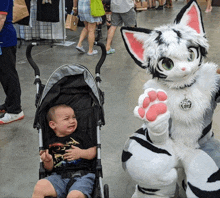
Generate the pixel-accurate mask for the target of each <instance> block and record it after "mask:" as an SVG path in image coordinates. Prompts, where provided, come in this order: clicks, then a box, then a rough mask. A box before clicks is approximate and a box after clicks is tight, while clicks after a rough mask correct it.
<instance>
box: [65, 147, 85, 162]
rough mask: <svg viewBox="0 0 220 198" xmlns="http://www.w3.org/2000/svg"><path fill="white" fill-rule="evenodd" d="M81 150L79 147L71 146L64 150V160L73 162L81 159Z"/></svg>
mask: <svg viewBox="0 0 220 198" xmlns="http://www.w3.org/2000/svg"><path fill="white" fill-rule="evenodd" d="M81 152H82V150H81V149H80V148H79V147H76V146H71V149H69V150H66V153H65V154H64V155H63V157H64V159H66V160H68V161H73V160H77V159H80V158H81Z"/></svg>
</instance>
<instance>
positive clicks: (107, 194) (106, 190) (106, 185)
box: [104, 184, 109, 198]
mask: <svg viewBox="0 0 220 198" xmlns="http://www.w3.org/2000/svg"><path fill="white" fill-rule="evenodd" d="M104 198H109V187H108V184H105V185H104Z"/></svg>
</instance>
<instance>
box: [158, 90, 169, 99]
mask: <svg viewBox="0 0 220 198" xmlns="http://www.w3.org/2000/svg"><path fill="white" fill-rule="evenodd" d="M157 98H158V100H159V101H165V100H166V99H167V95H166V94H165V93H164V92H162V91H158V92H157Z"/></svg>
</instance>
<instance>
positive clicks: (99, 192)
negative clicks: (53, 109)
mask: <svg viewBox="0 0 220 198" xmlns="http://www.w3.org/2000/svg"><path fill="white" fill-rule="evenodd" d="M94 44H95V45H97V46H99V47H100V48H101V50H102V55H101V57H100V59H99V61H98V63H97V65H96V68H95V75H96V78H95V81H94V82H95V84H96V85H97V94H98V95H99V99H100V101H99V103H100V106H101V111H102V113H103V114H104V111H103V104H104V93H103V92H102V91H101V90H100V82H101V77H100V69H101V66H102V65H103V63H104V61H105V58H106V49H105V46H104V44H103V43H100V42H95V43H94ZM38 45H40V43H39V42H32V43H30V44H29V45H28V46H27V49H26V57H27V60H28V62H29V63H30V65H31V67H32V68H33V69H34V75H35V81H34V84H35V85H36V89H37V91H36V100H35V106H36V108H37V110H38V108H39V106H40V104H41V102H42V100H41V98H42V94H43V91H44V87H45V85H43V84H42V83H41V79H40V69H39V67H38V66H37V64H36V63H35V61H34V60H33V58H32V56H31V51H32V48H33V47H34V46H38ZM64 66H66V65H63V66H61V67H64ZM74 66H76V67H79V69H80V68H81V69H84V70H86V72H88V75H91V76H92V74H91V73H90V72H89V70H88V69H87V68H86V67H85V66H83V65H77V64H75V65H74ZM61 67H59V68H61ZM59 68H58V69H59ZM58 69H57V70H58ZM57 70H55V71H54V72H53V73H55V72H56V71H57ZM52 75H53V74H52ZM52 75H51V76H52ZM48 81H49V79H48ZM44 94H45V93H44ZM45 95H46V94H45ZM103 114H102V115H103ZM98 119H99V121H98V125H97V126H96V133H97V158H96V159H97V162H96V181H95V186H94V187H95V188H96V189H95V190H94V189H93V191H94V192H93V197H94V198H109V186H108V184H105V185H104V187H103V184H102V178H103V173H102V164H101V140H100V131H101V126H103V125H105V121H104V116H102V117H101V118H100V116H99V118H98ZM34 128H37V130H38V135H39V150H45V149H44V145H43V132H42V127H41V126H40V124H39V123H38V121H37V120H36V117H35V121H34ZM47 174H48V173H47V171H46V170H45V169H44V167H43V162H42V160H41V159H40V168H39V178H40V179H41V178H44V177H45V176H46V175H47ZM97 178H98V182H97Z"/></svg>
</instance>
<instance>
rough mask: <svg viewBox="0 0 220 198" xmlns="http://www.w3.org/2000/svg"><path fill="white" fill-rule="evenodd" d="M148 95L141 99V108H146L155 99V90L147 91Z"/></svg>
mask: <svg viewBox="0 0 220 198" xmlns="http://www.w3.org/2000/svg"><path fill="white" fill-rule="evenodd" d="M148 96H149V97H146V98H145V99H144V101H143V108H147V107H148V106H149V104H150V103H151V102H153V101H155V100H156V99H157V92H155V91H150V92H149V93H148Z"/></svg>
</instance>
